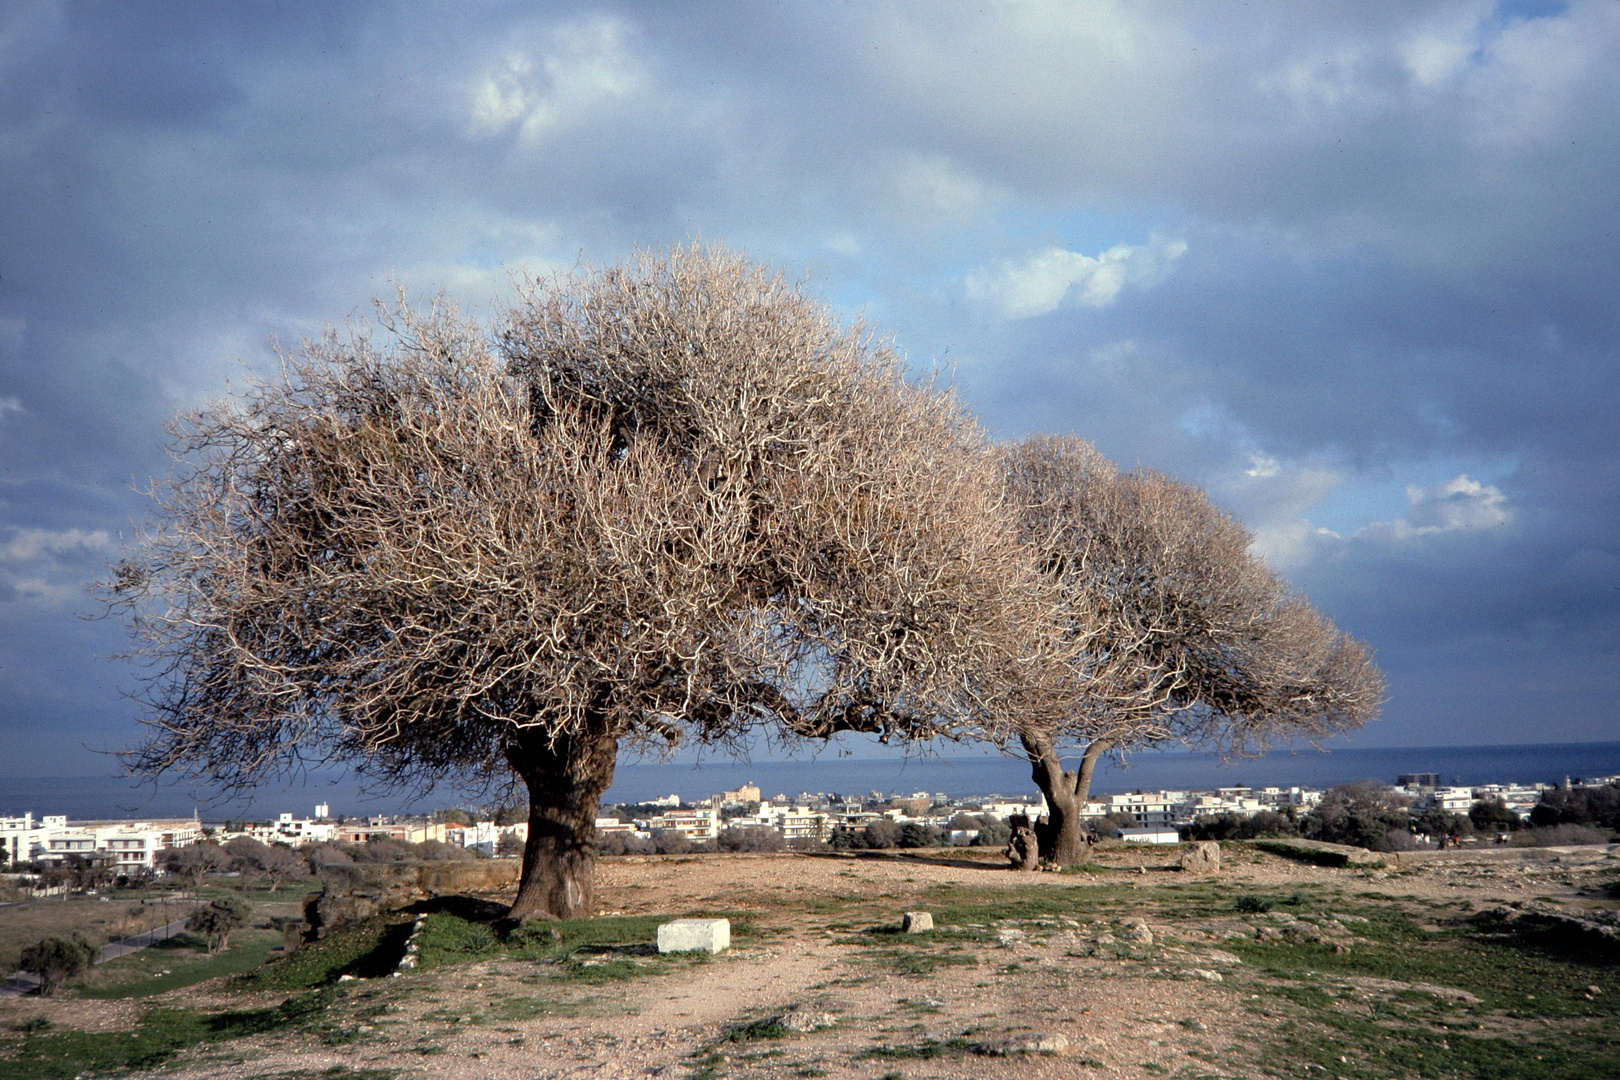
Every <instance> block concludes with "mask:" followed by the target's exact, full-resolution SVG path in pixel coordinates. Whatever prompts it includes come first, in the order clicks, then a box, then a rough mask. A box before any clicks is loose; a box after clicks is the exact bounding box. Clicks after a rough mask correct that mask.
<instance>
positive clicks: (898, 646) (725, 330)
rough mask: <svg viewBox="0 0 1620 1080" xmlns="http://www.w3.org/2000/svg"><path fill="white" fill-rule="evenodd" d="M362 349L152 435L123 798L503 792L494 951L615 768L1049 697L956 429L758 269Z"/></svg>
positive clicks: (413, 331) (731, 263)
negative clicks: (515, 839)
mask: <svg viewBox="0 0 1620 1080" xmlns="http://www.w3.org/2000/svg"><path fill="white" fill-rule="evenodd" d="M380 321H381V323H382V331H383V333H382V334H381V335H374V334H372V333H369V332H367V331H365V330H364V329H360V330H354V331H351V332H350V333H348V334H347V335H340V334H338V333H336V332H329V333H328V334H327V335H326V336H325V337H323V338H322V339H321V340H319V341H315V342H310V343H306V344H305V345H304V347H303V348H302V349H300V350H298V351H296V352H295V353H291V354H287V355H285V356H284V357H283V371H282V374H281V375H280V377H278V378H275V379H272V380H268V381H261V382H257V383H255V384H253V385H252V386H251V387H250V388H249V389H248V390H247V391H246V392H245V393H242V394H240V395H238V396H236V397H234V398H232V399H229V400H226V401H223V402H220V403H217V404H215V405H212V406H210V407H209V408H206V409H204V410H202V411H200V412H197V413H195V414H192V415H189V416H187V417H185V418H184V419H183V420H182V422H181V423H180V424H179V425H178V426H177V429H176V432H177V439H178V444H177V452H178V456H179V460H180V462H181V466H180V470H179V471H178V472H177V473H176V475H175V476H174V477H173V478H171V479H170V480H168V481H166V482H164V483H162V484H161V485H159V486H158V487H157V488H156V489H155V492H154V494H155V496H156V498H157V500H158V504H159V507H160V513H159V519H158V523H157V524H156V525H155V526H154V527H152V528H151V529H149V530H148V531H147V532H146V533H145V534H144V535H143V536H142V537H141V538H140V539H139V541H138V542H137V543H136V544H135V545H134V546H133V547H132V549H131V550H130V551H129V552H128V553H127V555H126V558H125V560H124V562H123V563H122V564H120V565H119V566H118V567H116V568H115V573H114V575H113V578H112V580H111V582H110V583H109V586H110V595H111V598H112V601H113V603H114V604H115V605H122V607H123V608H125V609H127V612H128V615H129V617H130V618H131V619H132V621H133V626H134V630H135V632H136V634H137V639H138V641H139V642H140V644H139V646H138V651H139V652H140V653H141V654H142V655H144V656H145V657H146V658H147V659H148V660H149V661H151V663H152V664H153V665H154V666H153V668H152V670H151V671H150V672H149V673H148V674H149V678H148V681H147V682H146V684H145V685H146V688H147V689H146V697H147V701H148V704H149V707H150V723H151V737H150V738H149V740H148V741H147V742H146V743H145V744H144V746H143V747H142V748H140V749H139V750H138V751H136V752H135V753H134V755H133V758H132V760H133V763H134V765H135V766H136V767H137V768H139V769H141V770H145V771H147V772H157V771H163V770H176V771H181V772H185V773H187V774H189V775H192V776H194V777H197V778H200V779H204V780H207V781H210V782H212V783H215V784H218V785H222V786H224V787H226V788H233V787H241V786H245V785H250V784H252V783H255V782H257V781H258V780H260V779H261V778H263V777H265V776H267V775H274V774H276V773H277V772H279V771H282V770H287V769H293V768H298V767H300V765H301V764H302V763H304V762H307V761H311V760H314V761H320V762H347V763H353V764H355V765H357V766H358V767H359V768H360V769H361V770H362V771H363V772H366V773H369V774H370V775H372V776H374V777H380V778H382V779H383V780H385V781H392V782H397V783H401V784H416V785H422V784H428V783H433V782H438V781H441V780H444V779H448V778H462V777H467V776H472V777H484V778H494V779H497V780H499V779H501V778H503V777H504V778H507V779H508V780H510V779H511V778H514V777H515V778H516V779H517V780H518V781H521V783H522V785H524V786H525V787H526V788H527V793H528V800H529V832H528V841H527V845H526V847H525V849H524V864H523V877H522V881H521V884H520V887H519V891H518V896H517V899H516V902H515V903H514V905H513V908H512V916H513V917H515V918H520V919H521V918H527V917H533V916H542V917H573V916H577V915H582V914H586V913H588V912H589V911H590V908H591V902H592V863H593V858H594V848H593V833H594V829H593V826H594V817H595V813H596V810H597V805H598V801H599V798H600V796H601V794H602V793H603V791H604V790H605V789H606V788H607V786H608V785H609V783H610V781H611V779H612V776H613V770H614V766H615V763H616V760H617V755H618V753H619V750H620V748H621V746H625V745H631V746H636V747H640V748H668V747H672V746H675V745H677V744H679V743H680V742H681V741H682V740H687V739H698V740H702V741H704V742H708V743H717V744H727V743H730V742H732V741H734V740H739V739H743V738H746V737H749V736H750V733H751V732H753V731H755V730H756V729H763V730H764V731H765V732H766V734H767V735H769V736H772V737H779V738H786V739H795V738H825V737H827V736H830V735H832V734H834V733H837V732H840V731H851V730H856V731H865V732H873V733H877V734H878V735H880V736H882V737H884V738H886V739H891V738H892V739H902V740H908V739H920V738H930V737H933V736H936V735H941V734H944V735H955V734H962V733H970V734H971V733H978V734H982V733H984V731H985V730H987V729H986V727H985V725H987V724H993V722H994V718H995V717H997V716H1002V715H1007V710H1008V703H1009V702H1010V701H1012V700H1013V699H1014V698H1016V697H1017V696H1018V695H1020V694H1023V695H1027V694H1029V692H1030V690H1029V685H1028V684H1027V682H1026V680H1025V679H1024V677H1023V673H1024V672H1026V670H1027V671H1036V670H1037V669H1049V668H1050V667H1051V665H1040V664H1037V663H1031V662H1032V661H1038V660H1039V659H1040V658H1041V657H1042V652H1041V649H1042V646H1041V645H1040V644H1039V643H1038V642H1037V643H1034V644H1032V642H1031V640H1030V638H1031V628H1032V627H1036V626H1037V625H1040V624H1041V619H1040V618H1038V617H1037V616H1038V614H1039V613H1040V612H1041V611H1043V610H1044V609H1043V608H1042V606H1041V605H1042V603H1043V602H1044V601H1043V599H1042V593H1041V589H1042V588H1043V587H1044V586H1043V585H1042V583H1041V579H1040V578H1039V577H1038V575H1033V574H1031V573H1029V572H1028V571H1027V570H1026V569H1025V568H1026V565H1027V559H1026V555H1027V549H1025V548H1024V547H1023V546H1022V545H1019V544H1018V543H1017V542H1016V539H1015V537H1014V535H1013V530H1012V528H1011V523H1010V521H1008V519H1007V515H1006V514H1005V513H1003V512H1002V510H1001V503H1000V499H1001V492H1000V485H999V481H998V479H997V475H998V474H997V463H996V458H995V453H994V451H993V450H992V448H991V447H990V446H989V445H988V444H987V443H986V441H985V439H984V438H983V436H982V434H981V432H980V431H979V429H978V428H977V426H976V425H975V424H974V423H973V421H972V420H971V419H970V418H969V417H968V416H967V415H966V414H965V413H964V412H963V411H962V410H961V408H960V407H959V406H958V405H957V404H956V403H955V401H954V400H953V399H952V398H951V397H950V395H948V394H946V393H944V392H941V391H940V390H938V389H936V388H935V387H933V386H931V385H927V384H918V383H914V382H911V381H908V380H907V379H906V378H905V372H904V370H903V364H902V362H901V360H900V359H899V358H898V357H897V356H896V355H895V353H894V352H893V351H892V349H890V348H889V347H888V346H887V345H886V344H884V343H883V342H881V341H876V340H874V339H873V338H872V337H871V336H870V335H868V334H867V333H865V332H864V331H863V330H862V329H861V328H860V327H855V328H847V327H845V326H842V325H841V324H840V323H839V322H838V321H837V320H836V319H835V318H834V317H833V315H832V314H831V313H830V312H828V311H827V310H826V309H825V308H824V307H823V306H822V305H820V304H819V303H817V302H815V301H814V300H813V299H811V298H809V297H807V296H806V295H804V294H803V292H802V291H801V290H800V289H798V288H796V287H794V286H791V285H788V284H785V283H783V282H782V281H781V280H780V279H779V278H777V277H774V276H772V275H770V274H769V273H767V272H765V271H764V270H762V269H760V268H758V267H755V266H753V265H750V264H749V263H748V262H747V261H746V260H744V259H742V258H740V257H738V256H735V255H732V254H729V253H726V252H724V251H716V250H708V251H704V250H696V249H693V250H676V251H673V252H671V253H669V254H667V255H663V256H654V255H645V256H641V257H638V258H637V259H635V260H633V261H631V262H629V263H628V264H625V265H620V266H616V267H613V268H609V269H606V270H583V271H580V272H578V273H575V274H572V275H567V276H563V277H557V278H549V279H544V280H537V281H529V282H528V283H526V285H525V287H524V288H523V290H522V295H521V299H520V301H519V302H518V303H516V304H515V305H514V306H513V307H512V308H511V309H510V310H509V311H507V312H506V313H505V314H504V315H503V316H502V317H501V318H500V319H499V320H498V321H497V324H496V325H495V326H494V327H493V328H491V329H486V328H484V327H482V326H480V325H478V324H477V323H475V322H473V321H470V320H468V319H466V318H463V317H460V316H459V315H458V314H457V313H456V312H455V311H454V309H453V308H452V307H450V306H449V305H446V304H442V303H441V304H439V305H436V306H434V307H433V308H431V309H430V310H425V311H413V310H411V309H409V308H408V307H406V306H404V305H403V304H401V305H398V306H396V307H393V308H391V309H387V310H384V311H383V313H382V316H381V320H380ZM377 336H380V337H381V338H382V342H381V344H379V343H378V341H376V340H374V337H377ZM1049 644H1050V643H1048V645H1049Z"/></svg>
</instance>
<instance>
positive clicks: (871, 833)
mask: <svg viewBox="0 0 1620 1080" xmlns="http://www.w3.org/2000/svg"><path fill="white" fill-rule="evenodd" d="M863 837H864V839H865V840H866V846H867V847H869V848H880V849H881V848H892V847H894V846H895V845H897V844H899V843H900V826H899V825H897V824H896V823H895V822H893V821H890V820H889V819H888V818H878V819H877V820H876V821H872V822H868V823H867V826H866V828H865V829H864V830H863Z"/></svg>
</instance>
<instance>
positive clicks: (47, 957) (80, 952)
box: [17, 932, 101, 997]
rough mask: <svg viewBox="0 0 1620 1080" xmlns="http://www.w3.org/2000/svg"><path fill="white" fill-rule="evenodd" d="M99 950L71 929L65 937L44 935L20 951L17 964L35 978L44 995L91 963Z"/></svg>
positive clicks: (48, 994) (48, 995) (54, 991)
mask: <svg viewBox="0 0 1620 1080" xmlns="http://www.w3.org/2000/svg"><path fill="white" fill-rule="evenodd" d="M100 954H101V950H100V949H99V948H97V947H96V946H94V945H92V944H90V943H89V942H88V941H86V940H85V939H84V935H82V934H80V933H78V932H74V933H72V934H69V935H68V936H67V937H48V938H46V939H45V940H44V941H41V942H38V943H37V944H34V945H30V946H28V947H27V948H26V949H24V950H23V951H22V955H21V957H20V958H19V960H18V963H17V966H18V967H20V968H22V969H23V970H24V971H32V972H33V973H34V974H35V975H36V976H37V977H38V978H39V992H40V993H41V994H43V995H44V996H46V997H50V996H51V995H52V994H54V993H56V988H57V987H59V986H61V985H62V984H63V983H64V982H66V981H67V980H69V979H71V978H73V977H74V976H76V975H78V974H79V973H80V972H82V971H84V970H85V969H86V968H88V967H89V966H90V965H91V964H93V963H95V960H96V957H97V956H99V955H100Z"/></svg>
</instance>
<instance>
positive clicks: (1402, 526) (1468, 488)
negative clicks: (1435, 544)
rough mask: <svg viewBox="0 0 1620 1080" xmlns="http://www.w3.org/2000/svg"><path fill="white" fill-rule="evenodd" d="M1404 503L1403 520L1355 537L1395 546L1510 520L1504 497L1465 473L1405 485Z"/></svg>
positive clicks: (1371, 527)
mask: <svg viewBox="0 0 1620 1080" xmlns="http://www.w3.org/2000/svg"><path fill="white" fill-rule="evenodd" d="M1406 501H1407V503H1408V505H1409V506H1410V508H1411V509H1410V511H1409V512H1408V514H1407V516H1406V517H1405V518H1396V519H1395V520H1394V521H1375V522H1373V523H1372V524H1370V525H1368V526H1366V527H1364V528H1361V529H1358V530H1356V532H1355V534H1354V536H1355V538H1356V539H1358V540H1379V541H1386V542H1391V543H1399V542H1402V541H1406V540H1411V539H1413V538H1415V537H1420V536H1434V535H1436V534H1438V533H1450V532H1475V531H1478V530H1481V529H1493V528H1497V527H1500V526H1503V525H1506V524H1508V523H1509V522H1511V521H1512V520H1513V511H1512V508H1511V507H1509V506H1508V504H1507V496H1505V495H1503V494H1502V492H1501V491H1500V490H1499V489H1498V488H1496V487H1495V486H1494V485H1491V484H1481V483H1480V482H1479V481H1477V480H1470V479H1469V478H1468V475H1467V474H1466V473H1464V474H1463V475H1461V476H1458V477H1455V478H1454V479H1451V480H1447V481H1444V482H1443V483H1439V484H1436V485H1435V486H1434V487H1432V488H1420V487H1417V486H1415V485H1409V486H1408V487H1407V489H1406Z"/></svg>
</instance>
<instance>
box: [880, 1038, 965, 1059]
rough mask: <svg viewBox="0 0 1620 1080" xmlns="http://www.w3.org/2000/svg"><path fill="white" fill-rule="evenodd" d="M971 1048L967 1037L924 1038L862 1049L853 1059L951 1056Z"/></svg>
mask: <svg viewBox="0 0 1620 1080" xmlns="http://www.w3.org/2000/svg"><path fill="white" fill-rule="evenodd" d="M972 1049H973V1044H972V1043H971V1042H969V1041H968V1040H967V1039H964V1038H961V1037H956V1038H951V1039H924V1040H923V1041H922V1042H917V1043H907V1044H905V1045H902V1046H874V1047H871V1048H870V1049H867V1050H862V1051H861V1052H860V1053H859V1054H856V1055H855V1060H857V1061H864V1060H871V1061H899V1060H903V1059H906V1058H919V1059H922V1060H925V1061H926V1060H929V1059H931V1058H939V1057H952V1056H959V1055H961V1054H966V1053H968V1052H969V1051H971V1050H972Z"/></svg>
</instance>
